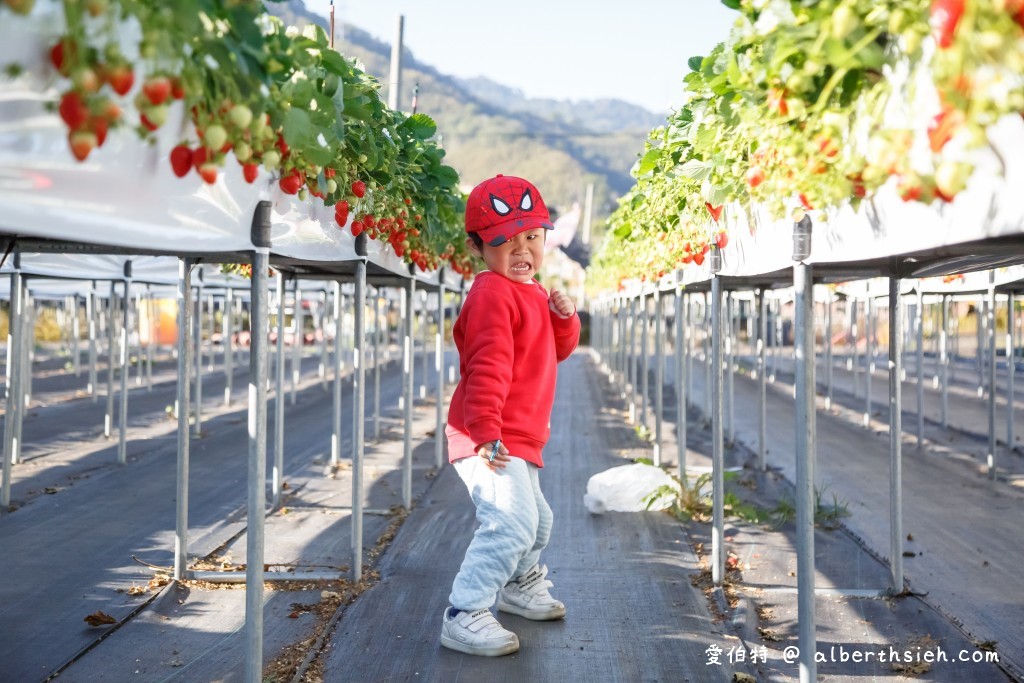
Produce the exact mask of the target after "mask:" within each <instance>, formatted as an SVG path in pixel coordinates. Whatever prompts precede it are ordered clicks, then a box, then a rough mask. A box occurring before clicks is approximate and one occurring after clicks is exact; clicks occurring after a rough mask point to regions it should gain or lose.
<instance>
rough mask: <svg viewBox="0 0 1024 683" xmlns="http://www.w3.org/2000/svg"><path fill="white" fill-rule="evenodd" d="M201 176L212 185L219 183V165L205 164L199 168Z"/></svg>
mask: <svg viewBox="0 0 1024 683" xmlns="http://www.w3.org/2000/svg"><path fill="white" fill-rule="evenodd" d="M199 175H200V176H202V178H203V180H205V181H206V182H207V183H209V184H210V185H213V184H214V183H215V182H217V164H214V163H209V162H208V163H205V164H203V165H202V166H200V167H199Z"/></svg>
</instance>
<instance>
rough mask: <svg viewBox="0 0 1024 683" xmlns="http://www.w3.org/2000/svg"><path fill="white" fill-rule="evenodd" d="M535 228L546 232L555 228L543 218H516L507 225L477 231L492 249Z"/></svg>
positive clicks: (502, 224) (501, 224)
mask: <svg viewBox="0 0 1024 683" xmlns="http://www.w3.org/2000/svg"><path fill="white" fill-rule="evenodd" d="M534 228H544V229H545V230H554V229H555V226H554V225H552V223H551V222H550V221H546V220H544V219H542V218H536V217H532V218H516V219H515V220H511V221H508V222H507V223H500V224H498V225H492V226H491V227H489V228H484V229H483V230H479V231H477V234H478V235H480V238H481V239H482V240H483V241H484V242H485V243H486V244H489V245H490V246H492V247H497V246H500V245H502V244H504V243H505V242H508V241H509V240H510V239H512V238H513V237H515V236H516V235H518V234H519V233H521V232H523V231H525V230H533V229H534Z"/></svg>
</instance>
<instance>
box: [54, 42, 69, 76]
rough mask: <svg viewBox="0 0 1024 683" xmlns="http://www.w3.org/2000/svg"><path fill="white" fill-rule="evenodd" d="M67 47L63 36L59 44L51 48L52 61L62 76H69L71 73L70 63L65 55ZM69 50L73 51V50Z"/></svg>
mask: <svg viewBox="0 0 1024 683" xmlns="http://www.w3.org/2000/svg"><path fill="white" fill-rule="evenodd" d="M66 49H67V48H66V47H65V45H64V39H63V38H62V39H60V40H58V41H57V44H56V45H54V46H53V47H51V48H50V62H51V63H52V64H53V68H54V69H56V70H57V71H58V72H59V73H60V74H61V75H62V76H67V75H68V74H69V73H70V72H69V71H68V63H67V59H66V55H65V50H66ZM67 51H68V52H71V50H67Z"/></svg>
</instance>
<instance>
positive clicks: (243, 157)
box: [235, 140, 252, 164]
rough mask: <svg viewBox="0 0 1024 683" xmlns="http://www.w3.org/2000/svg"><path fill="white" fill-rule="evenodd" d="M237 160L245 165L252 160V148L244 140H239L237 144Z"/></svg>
mask: <svg viewBox="0 0 1024 683" xmlns="http://www.w3.org/2000/svg"><path fill="white" fill-rule="evenodd" d="M235 158H236V159H238V161H239V162H241V163H243V164H244V163H245V162H246V161H249V159H251V158H252V146H251V145H250V144H249V143H248V142H245V141H243V140H239V141H238V142H236V143H235Z"/></svg>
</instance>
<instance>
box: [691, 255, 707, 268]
mask: <svg viewBox="0 0 1024 683" xmlns="http://www.w3.org/2000/svg"><path fill="white" fill-rule="evenodd" d="M693 262H694V263H696V264H697V265H698V266H699V265H702V264H703V263H704V253H703V252H697V253H696V254H694V255H693Z"/></svg>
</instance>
